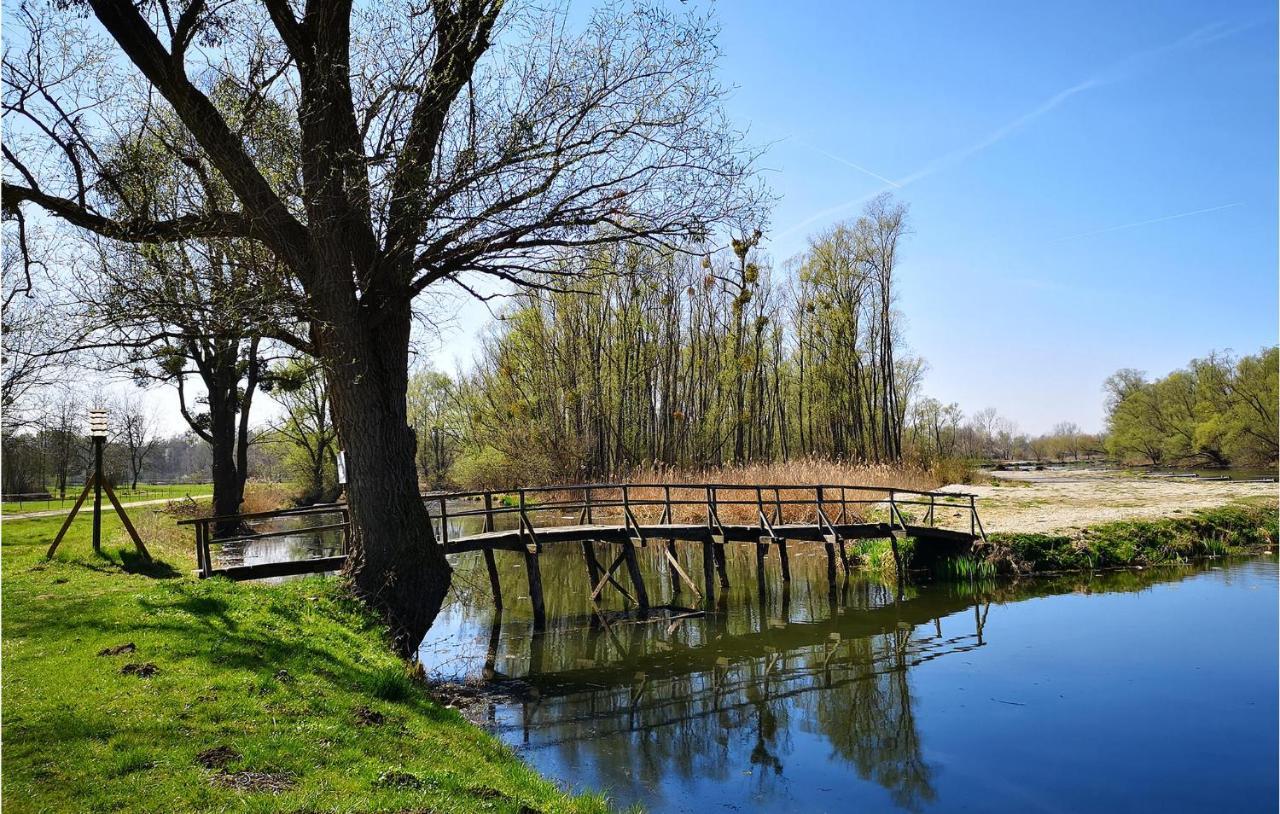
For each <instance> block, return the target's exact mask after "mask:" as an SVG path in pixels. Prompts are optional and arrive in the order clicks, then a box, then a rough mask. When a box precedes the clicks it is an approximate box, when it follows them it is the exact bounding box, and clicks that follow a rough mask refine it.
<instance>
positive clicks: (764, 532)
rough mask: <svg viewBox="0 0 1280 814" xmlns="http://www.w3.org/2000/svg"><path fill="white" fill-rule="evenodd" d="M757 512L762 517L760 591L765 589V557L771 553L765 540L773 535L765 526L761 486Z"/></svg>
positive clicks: (758, 550)
mask: <svg viewBox="0 0 1280 814" xmlns="http://www.w3.org/2000/svg"><path fill="white" fill-rule="evenodd" d="M756 512H757V514H758V516H759V518H760V523H759V525H760V534H759V535H758V536H757V537H756V582H757V583H758V587H759V588H760V591H761V592H763V591H764V586H765V579H764V558H765V557H766V556H767V555H768V553H769V544H768V543H766V542H765V540H766V539H767V538H769V537H771V536H772V535H770V533H769V531H768V530H767V529H766V528H765V526H764V498H763V496H762V493H761V489H760V487H759V486H757V487H756Z"/></svg>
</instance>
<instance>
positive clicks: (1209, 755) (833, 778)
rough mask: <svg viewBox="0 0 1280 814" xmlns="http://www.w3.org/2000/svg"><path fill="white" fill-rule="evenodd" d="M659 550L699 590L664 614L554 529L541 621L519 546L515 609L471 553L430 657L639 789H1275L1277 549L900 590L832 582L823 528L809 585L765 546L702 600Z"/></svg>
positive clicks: (1198, 804) (507, 731)
mask: <svg viewBox="0 0 1280 814" xmlns="http://www.w3.org/2000/svg"><path fill="white" fill-rule="evenodd" d="M688 548H689V550H688V551H686V552H683V553H682V555H681V558H682V563H683V565H684V566H685V569H686V571H688V572H689V573H691V574H695V575H696V574H699V573H700V566H699V564H698V561H697V558H698V554H697V553H696V552H695V551H694V550H693V549H694V547H693V546H689V547H688ZM643 555H644V556H643V557H642V561H643V565H644V570H645V574H646V579H647V581H648V582H649V584H650V593H651V594H654V595H656V596H655V597H654V601H655V603H658V602H660V603H670V604H672V605H674V606H676V609H675V610H671V609H663V610H656V611H654V612H652V613H651V614H650V616H649V618H648V619H640V618H638V617H636V616H634V615H629V614H626V613H624V612H623V610H622V607H623V606H622V604H621V601H620V599H619V598H618V597H616V596H613V595H612V594H610V595H608V596H607V598H606V602H605V605H604V612H602V613H594V612H593V611H592V607H591V605H590V603H589V601H588V600H587V597H586V594H587V588H586V584H587V577H586V573H585V567H584V565H583V563H582V560H581V556H580V555H579V554H577V552H576V550H573V551H571V549H570V547H569V546H548V547H547V549H546V551H545V552H544V554H543V555H542V557H541V560H542V574H543V582H544V584H545V586H546V588H547V613H548V629H547V631H546V633H545V634H541V635H538V636H535V635H533V633H532V630H531V627H532V625H531V619H530V613H529V609H528V599H527V596H526V594H527V590H526V584H525V581H524V572H523V566H522V565H521V564H520V562H521V560H520V557H519V555H516V554H510V553H503V552H499V554H498V563H499V567H500V571H501V575H502V582H503V586H504V592H505V594H506V600H507V602H506V604H507V610H506V611H505V612H503V613H502V614H501V616H500V617H497V616H496V615H495V612H494V611H493V608H492V600H491V599H490V597H489V595H488V587H487V579H486V577H485V574H484V569H483V561H482V560H481V559H480V557H479V556H478V555H475V556H462V557H459V558H458V560H457V566H458V571H457V577H456V588H455V590H454V592H453V594H452V596H451V600H450V602H449V604H448V605H447V606H446V608H445V610H444V611H443V613H442V615H441V617H440V618H439V620H438V621H437V622H436V624H435V626H434V627H433V628H432V630H431V632H430V634H428V638H427V639H426V641H424V642H423V645H422V649H421V657H422V659H423V662H424V664H425V665H426V666H427V668H428V672H429V674H431V675H432V676H433V677H434V678H437V679H448V680H455V681H470V682H482V683H484V684H485V685H486V686H487V687H490V688H497V689H501V690H503V691H504V692H505V693H506V696H504V697H499V698H492V699H490V700H486V701H484V702H482V703H481V704H480V705H479V706H478V707H477V708H474V709H473V710H472V715H473V717H478V718H480V719H482V720H485V721H487V722H488V725H489V726H490V727H491V728H492V730H493V731H494V732H495V733H496V734H497V735H498V737H500V738H501V739H502V740H504V741H505V742H507V743H508V744H510V745H511V746H512V747H514V748H515V749H516V750H517V751H518V752H519V753H520V754H521V755H522V756H523V757H524V759H525V760H526V761H528V762H529V763H530V764H531V765H532V766H534V767H535V768H537V769H538V770H539V771H541V772H543V773H544V774H546V775H547V776H549V777H552V778H554V779H556V780H557V781H558V782H560V783H561V784H562V785H564V786H565V787H567V788H571V789H576V790H599V791H603V792H605V793H607V794H608V795H609V796H610V798H611V799H612V800H613V801H614V802H615V803H616V804H617V805H618V806H619V807H625V806H628V805H631V804H633V803H639V804H641V805H642V806H643V807H644V808H646V809H647V810H649V811H654V812H699V814H708V813H709V812H718V811H796V812H821V811H833V812H834V811H859V810H861V811H880V810H902V811H1086V810H1108V811H1152V810H1160V811H1165V812H1169V811H1174V812H1177V811H1205V810H1222V811H1233V812H1243V811H1274V810H1275V806H1276V798H1277V760H1278V758H1280V756H1278V754H1277V742H1276V722H1277V671H1276V663H1277V564H1276V561H1275V560H1274V559H1272V558H1266V559H1252V560H1240V561H1232V562H1226V561H1217V562H1211V563H1206V564H1201V565H1192V566H1170V567H1161V568H1150V569H1146V570H1144V571H1123V572H1114V573H1106V574H1083V575H1071V576H1058V577H1042V578H1036V579H1027V580H1021V581H1019V582H1018V583H1016V584H1014V583H1007V582H994V583H983V584H979V585H970V584H947V583H933V584H924V585H912V586H908V587H907V588H906V590H905V591H904V592H903V594H902V595H901V596H898V595H897V591H896V590H894V589H893V588H892V587H891V586H886V585H884V584H881V583H880V582H877V581H875V580H871V579H864V578H853V579H850V580H849V581H847V582H845V583H843V584H842V585H841V587H840V588H839V589H838V590H837V591H836V592H835V593H834V594H832V593H831V592H829V591H828V590H827V585H826V581H825V576H824V575H825V570H824V569H825V561H824V559H823V556H822V554H821V548H820V547H816V546H814V547H810V546H805V545H803V544H798V545H793V546H792V570H793V580H792V582H791V583H790V585H789V586H786V585H784V584H783V583H782V582H781V581H780V578H779V575H778V574H777V570H778V569H777V567H776V560H772V559H771V567H770V579H769V582H768V585H767V590H766V594H765V595H764V596H763V597H762V596H761V595H760V594H759V593H758V592H757V588H756V581H755V575H754V561H753V560H752V559H751V558H750V556H749V554H748V550H747V547H745V546H743V547H738V548H737V549H736V550H734V551H733V552H732V555H731V556H730V558H729V567H730V578H731V581H732V583H733V587H732V589H731V590H730V592H729V593H728V595H727V596H722V597H720V599H719V602H718V604H717V606H716V608H715V610H714V611H713V612H712V613H709V614H706V615H704V616H692V615H688V613H689V611H685V610H680V609H679V608H683V607H688V608H693V607H694V606H696V605H697V602H696V601H695V600H694V598H693V597H692V595H691V594H690V592H689V590H688V589H687V588H686V589H685V591H684V594H683V595H682V596H680V597H671V595H670V590H669V582H668V580H667V579H666V577H665V573H663V574H660V573H659V571H658V568H659V566H660V562H659V560H658V559H657V557H658V553H657V550H656V547H655V546H650V547H649V548H648V549H647V550H645V551H644V552H643ZM624 573H625V572H624ZM659 586H661V587H659Z"/></svg>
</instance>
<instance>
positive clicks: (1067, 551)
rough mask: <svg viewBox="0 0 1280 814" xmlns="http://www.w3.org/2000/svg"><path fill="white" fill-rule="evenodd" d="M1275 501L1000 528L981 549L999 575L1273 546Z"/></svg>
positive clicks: (1148, 561)
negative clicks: (1038, 528) (1083, 523)
mask: <svg viewBox="0 0 1280 814" xmlns="http://www.w3.org/2000/svg"><path fill="white" fill-rule="evenodd" d="M1277 536H1278V532H1277V511H1276V508H1275V506H1274V505H1270V506H1268V505H1262V504H1258V503H1253V504H1248V503H1235V504H1230V505H1227V506H1220V507H1217V508H1213V509H1200V510H1197V511H1194V512H1192V513H1191V514H1189V515H1183V516H1179V517H1166V518H1158V519H1154V520H1146V519H1142V520H1121V521H1117V522H1112V523H1101V524H1098V525H1096V526H1091V527H1088V528H1085V529H1081V530H1079V531H1077V532H1073V533H1057V534H1046V533H1039V532H1031V533H1016V532H998V533H995V534H992V535H990V536H989V540H990V545H989V546H987V547H985V549H984V550H982V560H983V562H984V563H985V567H986V568H987V569H989V570H992V571H995V572H997V573H1014V574H1031V573H1052V572H1057V571H1096V570H1099V569H1104V568H1131V567H1135V566H1149V565H1160V564H1164V563H1170V562H1185V561H1188V560H1195V559H1199V558H1204V557H1223V556H1236V555H1248V554H1265V553H1271V552H1272V551H1274V550H1275V547H1276V540H1277Z"/></svg>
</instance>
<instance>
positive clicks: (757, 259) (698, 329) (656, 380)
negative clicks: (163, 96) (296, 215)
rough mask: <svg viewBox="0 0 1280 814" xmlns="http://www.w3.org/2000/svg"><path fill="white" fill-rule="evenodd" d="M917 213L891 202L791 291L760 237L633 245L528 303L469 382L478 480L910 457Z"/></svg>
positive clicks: (849, 231) (829, 250)
mask: <svg viewBox="0 0 1280 814" xmlns="http://www.w3.org/2000/svg"><path fill="white" fill-rule="evenodd" d="M905 214H906V213H905V207H903V206H901V205H899V204H895V203H894V202H892V201H891V200H890V199H888V198H879V199H877V200H875V201H874V202H872V204H871V205H869V206H868V208H867V210H866V212H865V213H864V215H863V216H862V217H860V218H858V219H857V220H856V221H854V222H852V223H849V224H845V225H842V226H839V227H836V228H835V229H833V230H831V231H829V232H826V233H824V234H822V235H820V236H818V237H817V238H815V239H814V240H813V241H812V243H811V245H810V248H809V250H808V251H807V252H805V253H804V255H803V256H802V257H800V258H799V259H798V260H797V262H796V270H795V271H796V273H795V274H794V275H792V277H793V279H792V280H790V281H788V282H787V283H786V284H779V283H778V282H777V281H776V280H775V279H774V276H773V274H772V270H771V269H770V268H769V266H768V264H767V263H766V262H765V260H764V259H763V258H762V257H761V256H760V255H759V253H758V250H757V243H758V242H759V240H760V234H759V232H752V233H750V234H746V235H741V236H738V237H736V238H734V239H733V240H732V242H731V243H730V245H729V247H727V249H726V250H722V251H719V252H707V253H701V254H700V253H698V252H696V251H689V252H674V251H653V250H648V249H645V248H643V247H640V246H635V245H624V246H617V247H610V248H609V249H607V250H601V251H594V252H590V253H587V254H583V255H580V256H578V257H576V258H572V259H565V260H564V261H563V262H564V263H578V264H581V266H582V267H583V269H585V271H584V272H578V273H575V274H573V275H571V276H572V279H573V281H574V282H573V285H572V286H560V285H557V280H558V279H561V278H563V277H564V276H566V275H567V272H558V273H551V274H548V275H547V278H546V280H545V286H544V287H543V288H542V289H540V290H537V291H530V292H526V293H524V294H523V295H521V296H520V297H519V298H518V299H517V301H516V302H515V304H514V306H513V307H512V308H510V309H509V311H508V312H507V313H505V314H504V317H503V319H502V320H501V321H500V322H499V324H498V327H497V329H496V330H495V331H494V333H493V334H492V335H491V336H489V337H488V338H487V340H486V341H485V343H484V345H483V350H482V354H481V359H480V360H479V362H478V364H477V367H476V370H475V372H474V373H473V374H472V375H471V376H470V377H469V378H468V379H466V380H465V381H464V382H463V383H462V387H461V389H460V393H459V400H460V403H461V405H462V407H461V409H460V410H459V411H458V413H457V415H458V418H459V421H460V423H461V426H459V427H457V428H455V430H456V432H457V434H458V435H459V436H460V437H461V438H463V439H464V444H463V446H464V449H463V451H462V458H461V460H460V466H461V475H460V477H461V479H463V480H471V481H475V482H479V481H489V482H492V481H493V480H495V479H497V480H502V479H508V480H512V481H517V480H523V481H530V482H534V481H545V480H548V479H563V478H600V477H611V476H616V475H619V474H622V473H625V472H627V471H630V470H633V469H635V468H637V467H645V466H650V465H667V466H681V467H709V466H718V465H722V464H732V463H745V462H752V461H770V460H781V459H786V458H789V457H795V456H809V455H815V456H823V457H833V458H843V459H850V460H865V461H890V460H897V459H899V458H900V457H901V456H902V452H903V439H902V436H903V426H904V422H905V404H906V403H907V400H908V397H909V394H910V391H911V390H912V389H913V388H914V386H915V384H916V381H917V379H918V373H919V370H920V365H919V363H918V362H917V361H915V360H913V359H910V358H907V357H905V356H904V355H903V354H902V353H901V350H900V348H899V347H898V343H897V341H896V340H897V336H898V333H899V326H898V324H897V314H896V312H895V311H894V309H893V300H894V288H893V286H894V271H895V268H896V265H897V260H898V241H899V240H900V238H901V236H902V234H903V232H904V229H905Z"/></svg>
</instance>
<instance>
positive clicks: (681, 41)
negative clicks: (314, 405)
mask: <svg viewBox="0 0 1280 814" xmlns="http://www.w3.org/2000/svg"><path fill="white" fill-rule="evenodd" d="M58 5H59V6H61V7H63V8H65V7H67V6H72V7H71V8H68V9H66V10H65V11H59V10H57V9H52V8H39V7H36V6H35V5H34V4H24V5H22V6H20V7H17V8H14V9H12V10H11V11H10V13H9V14H8V15H7V18H8V19H7V22H8V23H9V25H8V26H7V30H6V39H8V40H9V44H8V46H7V48H6V53H5V60H4V109H5V113H6V122H5V126H6V129H7V132H6V134H5V135H6V139H5V144H4V159H5V166H4V186H3V203H4V208H5V210H6V212H8V213H10V214H11V215H12V214H13V213H16V212H20V211H24V210H26V209H27V208H28V207H33V206H34V207H38V208H40V209H42V210H43V211H44V212H46V213H47V214H49V215H52V216H54V217H56V218H61V219H62V220H64V221H66V222H68V223H70V224H73V225H74V226H77V227H80V228H82V229H87V230H90V231H92V232H94V233H96V234H98V235H101V236H104V237H107V238H110V239H112V240H116V241H124V242H133V243H163V242H173V241H185V240H191V239H235V240H246V241H252V242H255V243H258V244H260V245H262V246H263V247H265V248H266V249H267V250H269V251H270V252H271V253H272V255H273V256H274V257H275V259H276V260H277V261H278V262H279V263H280V264H281V266H282V267H284V268H285V269H286V270H287V272H288V274H289V275H290V276H291V278H292V280H293V281H294V282H295V283H296V286H297V288H298V290H299V291H300V292H301V293H302V295H303V301H304V306H305V311H306V314H305V315H306V318H307V320H308V323H307V330H306V331H305V332H304V335H300V336H295V337H292V340H293V342H294V344H295V345H296V346H297V347H299V348H300V349H302V350H304V351H306V352H308V353H310V354H312V355H314V356H315V357H316V358H318V359H319V360H320V362H321V364H322V365H323V367H324V373H325V377H326V379H327V381H328V385H329V392H330V394H331V397H332V399H333V409H334V414H335V421H336V423H337V426H338V430H339V435H340V437H341V440H342V443H343V447H344V449H345V452H346V457H347V462H348V476H349V481H350V482H349V499H350V504H351V515H352V521H353V525H354V533H353V535H352V547H351V550H352V557H351V560H350V564H349V566H348V569H349V575H350V577H351V579H352V582H353V584H354V586H355V588H356V590H357V592H358V593H360V594H361V595H362V596H363V597H364V598H366V600H368V601H369V602H371V603H372V604H373V605H374V606H375V607H377V608H379V609H380V610H382V611H383V612H384V614H385V615H386V618H387V620H388V622H389V623H390V625H391V628H392V632H393V635H394V638H395V640H396V642H397V645H398V647H399V649H400V650H401V652H403V653H406V654H407V653H410V652H411V651H412V650H413V648H414V647H416V643H417V641H418V640H419V639H420V637H421V635H422V634H423V633H424V632H425V631H426V629H427V628H428V627H429V625H430V623H431V621H432V620H433V619H434V617H435V615H436V613H437V611H438V610H439V607H440V604H441V602H442V601H443V599H444V596H445V593H446V591H447V589H448V586H449V577H450V570H449V566H448V564H447V563H446V561H445V558H444V553H443V550H442V549H441V547H440V546H439V545H437V543H436V542H435V540H434V539H433V538H432V534H431V529H430V524H429V522H428V518H427V514H426V510H425V508H424V506H423V505H422V502H421V500H420V498H419V495H418V490H417V478H416V473H415V468H414V448H415V443H414V437H413V433H412V431H411V430H410V428H409V426H408V423H407V421H406V407H405V402H406V398H405V397H406V384H407V371H408V362H409V341H410V329H411V324H412V320H413V313H414V306H413V303H414V299H415V297H417V296H418V295H419V294H421V293H422V292H423V291H424V290H426V289H427V288H429V287H431V286H435V285H438V284H441V283H444V282H449V281H453V282H455V283H458V284H459V285H462V286H466V287H471V286H472V285H473V283H472V279H473V278H474V276H475V275H488V276H490V277H495V278H499V279H503V280H507V281H513V282H516V283H523V282H526V281H528V280H530V279H533V278H532V277H531V275H532V274H533V273H534V272H536V271H537V270H538V269H540V268H542V267H543V266H544V264H545V261H546V259H547V258H548V256H549V255H551V254H554V253H555V252H556V251H558V250H560V249H564V248H567V247H576V246H586V245H601V244H608V243H615V242H621V241H628V240H638V241H645V242H651V243H670V244H674V243H678V242H680V241H683V240H685V239H687V238H688V237H690V236H698V237H703V236H705V235H706V234H707V233H708V232H709V230H710V229H711V228H712V227H713V226H714V225H715V224H716V223H717V222H718V221H720V220H721V219H723V218H725V217H726V216H729V215H730V214H732V213H734V212H736V211H740V208H741V206H742V205H743V203H744V201H746V200H748V199H749V198H750V197H751V196H750V194H746V195H744V192H747V191H748V190H749V186H750V170H751V158H752V157H751V156H750V155H748V154H747V152H746V151H744V149H743V146H742V140H741V138H740V134H739V133H738V132H737V131H736V130H734V128H732V127H731V126H730V125H729V123H728V122H727V121H726V119H725V117H724V114H723V111H722V101H723V97H724V90H723V89H722V87H721V86H720V85H719V84H718V83H717V80H716V78H715V61H716V57H717V51H716V46H715V38H716V29H715V26H714V24H713V22H712V21H711V20H710V19H708V18H707V17H705V16H700V15H699V14H697V13H696V12H694V11H690V10H689V8H688V7H687V6H685V5H683V4H679V5H676V4H672V6H674V8H673V7H669V6H668V5H667V4H663V3H653V4H649V3H642V2H613V3H609V4H607V5H604V6H603V7H601V8H600V9H599V10H597V11H595V12H593V13H592V14H591V15H590V16H589V18H588V19H587V20H586V21H585V22H584V23H583V24H582V25H581V26H580V30H577V31H575V30H574V28H575V26H574V24H573V23H571V22H570V15H569V14H568V13H567V11H566V10H564V9H555V10H550V11H548V10H545V8H544V7H542V6H541V5H532V4H531V5H530V6H529V7H528V8H524V7H520V6H519V5H518V4H516V3H514V2H513V3H507V2H504V0H416V1H414V0H402V1H401V2H394V1H393V2H388V3H371V4H367V5H364V6H361V7H359V8H357V7H356V6H355V5H354V4H353V3H351V2H350V1H349V0H261V2H260V3H257V2H249V0H212V1H211V0H85V2H83V3H82V4H80V3H75V2H61V3H59V4H58ZM78 6H79V8H78ZM82 10H83V11H87V12H89V13H88V14H83V15H82V14H80V13H79V12H80V11H82ZM15 28H16V29H17V32H16V33H14V34H13V35H12V36H10V34H11V29H15ZM226 83H232V84H234V85H235V86H236V87H237V88H238V89H239V92H238V93H236V94H234V95H233V96H232V97H231V99H232V100H233V101H227V100H226V99H222V100H220V99H219V98H216V97H215V96H214V95H213V94H212V93H211V89H214V88H217V87H219V86H222V85H225V84H226ZM267 102H270V104H269V105H268V104H266V103H267ZM232 108H234V109H232ZM267 108H271V109H281V110H288V111H290V112H291V115H292V116H294V118H295V119H296V125H297V132H298V148H297V149H298V156H297V164H298V167H299V174H298V175H299V177H298V178H297V180H296V183H295V182H294V180H293V179H291V178H277V177H273V175H272V173H270V172H269V171H267V170H265V169H264V165H268V164H270V158H271V157H270V156H266V157H264V156H262V155H259V154H257V152H256V151H255V149H254V146H253V143H252V140H251V139H249V138H247V137H246V132H247V130H248V129H250V128H251V126H252V123H253V121H254V120H255V116H256V115H257V111H259V110H263V109H267ZM169 113H172V115H173V116H175V117H176V118H177V120H178V121H180V122H181V123H182V125H183V127H184V128H185V131H186V133H187V134H188V135H189V136H190V140H189V142H183V143H180V144H175V145H174V147H173V149H174V150H175V153H177V154H179V155H180V159H181V160H182V161H183V162H184V164H185V165H186V166H188V167H189V169H190V171H191V172H192V173H193V174H199V173H206V174H210V175H216V176H217V177H218V178H219V179H220V180H221V182H222V183H225V185H226V187H227V189H228V190H229V191H230V196H229V198H228V199H227V200H225V201H210V202H208V203H207V204H206V205H204V206H203V207H202V208H200V209H190V210H182V211H171V212H158V211H155V210H154V209H153V208H151V207H149V206H147V202H145V201H130V199H129V196H130V195H135V194H136V193H135V191H134V185H131V184H128V183H123V181H124V180H125V179H122V178H121V176H120V172H121V171H122V170H119V169H118V168H115V167H108V166H107V156H109V154H110V150H109V149H108V148H109V147H110V146H112V145H117V144H119V143H120V142H121V140H127V139H130V138H141V137H143V136H144V135H147V134H148V132H149V123H150V122H151V121H152V120H153V119H155V118H157V117H161V118H163V117H165V116H167V115H168V114H169ZM188 144H190V145H192V146H191V147H188ZM136 170H137V168H135V171H136ZM141 171H145V168H142V170H141ZM138 186H140V187H141V188H145V187H146V185H138ZM121 201H124V202H126V205H124V206H121V205H120V202H121Z"/></svg>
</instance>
